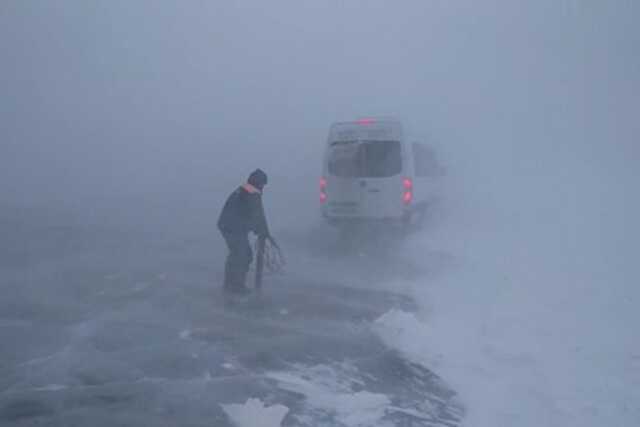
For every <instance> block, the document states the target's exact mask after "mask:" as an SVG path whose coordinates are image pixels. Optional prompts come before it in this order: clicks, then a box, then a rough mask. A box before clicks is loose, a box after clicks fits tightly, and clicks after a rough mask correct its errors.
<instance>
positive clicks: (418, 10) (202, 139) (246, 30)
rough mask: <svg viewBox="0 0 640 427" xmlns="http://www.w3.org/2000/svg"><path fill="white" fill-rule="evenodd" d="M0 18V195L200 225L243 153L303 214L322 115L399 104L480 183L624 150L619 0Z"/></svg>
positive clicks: (612, 157) (634, 62)
mask: <svg viewBox="0 0 640 427" xmlns="http://www.w3.org/2000/svg"><path fill="white" fill-rule="evenodd" d="M0 13H1V15H0V20H1V24H2V25H0V52H1V55H2V56H1V58H2V69H1V71H0V73H1V75H0V77H1V81H2V86H1V90H2V98H1V99H2V100H1V101H0V108H1V113H2V115H1V116H0V120H1V122H0V124H1V128H0V129H1V132H2V133H1V138H2V141H1V156H0V162H1V166H2V167H1V169H0V173H1V174H2V176H1V177H0V185H1V187H0V190H1V193H0V194H1V195H2V200H3V201H14V200H17V201H20V202H24V203H27V204H34V203H36V204H37V203H42V202H45V201H46V202H47V203H48V202H55V203H60V204H64V205H65V206H68V207H71V208H73V209H74V210H78V212H82V211H84V210H85V209H86V208H90V207H91V205H92V203H100V204H102V203H106V205H112V204H115V205H117V210H118V212H119V213H120V214H122V213H123V212H127V206H131V207H132V208H133V207H137V206H138V204H139V203H141V202H143V201H144V202H150V203H151V202H152V201H153V202H154V203H160V204H161V205H162V206H164V205H165V203H164V201H166V202H167V203H166V205H168V206H175V205H176V202H178V203H179V206H180V210H181V213H182V215H181V216H182V217H183V218H190V219H192V220H196V219H198V218H199V217H201V216H203V215H204V216H206V217H207V219H206V220H205V219H204V218H199V221H200V223H201V224H204V223H205V222H206V221H208V220H210V219H211V218H212V217H211V216H212V215H214V214H217V212H212V211H211V212H206V213H205V212H203V211H202V208H203V206H206V208H207V209H213V210H217V208H218V207H219V205H220V203H221V200H222V198H223V197H224V193H226V192H227V190H228V189H229V188H230V187H232V186H234V185H235V184H236V183H238V182H240V181H241V180H243V179H244V178H245V175H246V174H247V172H248V171H250V170H251V169H252V168H254V167H256V166H260V167H263V168H264V169H265V170H267V171H268V172H269V173H270V175H271V177H272V184H273V185H272V186H270V188H269V193H270V194H269V198H268V204H269V206H268V208H269V209H270V210H271V213H272V217H273V223H274V226H275V227H282V226H284V225H285V224H290V223H291V220H293V219H295V220H299V221H300V222H302V223H307V222H308V220H309V219H310V218H312V217H314V215H315V212H316V192H315V188H316V181H317V175H318V173H319V161H318V156H319V154H320V153H321V146H322V143H323V140H324V138H325V136H326V131H327V127H328V124H329V123H330V122H331V121H333V120H343V119H350V118H352V117H354V116H362V115H368V114H384V115H390V114H391V115H397V116H399V117H402V118H405V120H407V121H409V122H411V123H412V124H414V126H416V127H419V128H420V130H421V131H422V132H423V133H424V134H426V135H428V136H430V137H431V138H432V139H434V140H435V141H437V142H439V143H441V144H443V145H446V146H450V147H454V149H455V150H456V151H463V152H464V153H465V155H466V157H465V158H462V159H461V158H456V161H458V162H460V165H459V166H460V168H464V167H466V166H469V167H473V166H472V165H470V164H477V163H481V164H482V165H483V166H481V167H480V168H479V170H480V171H482V173H484V174H486V176H484V179H488V180H492V179H501V178H502V177H503V176H504V174H503V173H502V172H503V171H499V173H491V171H492V170H493V169H495V168H496V167H497V168H506V170H505V171H504V172H506V173H507V174H508V173H510V172H518V173H526V174H528V175H531V176H535V175H536V174H538V173H542V171H541V169H539V166H540V165H539V164H538V163H539V162H541V161H544V162H547V161H548V162H551V163H553V162H554V158H555V159H557V158H560V159H562V158H564V157H565V156H572V157H575V158H577V159H579V160H580V162H581V163H583V164H585V165H586V166H593V167H594V169H596V170H602V169H604V170H611V167H614V165H615V168H616V169H619V168H622V169H627V172H628V173H631V170H632V168H635V164H634V162H632V161H626V160H630V159H637V158H638V148H637V144H636V141H637V139H634V135H635V136H637V134H638V122H637V120H634V116H635V112H636V111H637V107H638V105H637V104H638V98H639V97H638V95H639V92H638V77H637V76H638V75H639V74H640V59H639V57H638V55H637V47H638V43H639V38H640V31H638V29H637V25H636V23H637V18H638V5H637V3H635V2H627V1H620V2H614V3H611V4H610V3H606V4H605V3H603V2H573V1H567V2H557V1H541V2H538V1H536V2H527V3H513V2H507V1H503V2H499V1H498V2H496V1H491V2H482V3H481V4H478V3H477V2H455V3H452V2H445V1H429V2H399V3H398V4H393V5H391V3H389V2H384V1H371V2H364V1H335V2H298V1H288V2H287V1H285V2H268V3H264V2H204V1H193V2H179V3H178V2H154V3H153V4H150V3H148V2H128V1H116V2H83V1H60V2H47V3H39V2H38V3H37V2H20V1H8V2H3V4H2V6H0ZM603 148H606V150H604V149H603ZM556 153H559V156H557V155H556ZM488 162H489V163H488ZM557 168H558V170H560V169H562V165H558V166H557ZM461 170H463V169H461ZM471 170H473V171H474V172H476V170H475V169H471ZM465 171H466V170H465ZM616 172H624V171H618V170H617V171H616ZM596 173H599V172H596ZM284 201H288V203H283V202H284ZM203 203H204V205H203ZM291 203H295V205H296V209H295V210H292V209H289V208H288V207H289V206H290V204H291ZM285 204H286V205H287V207H284V206H283V205H285ZM190 207H192V208H193V209H190ZM133 211H135V209H133ZM157 215H158V214H156V216H157ZM314 219H315V218H314ZM173 220H175V218H173V219H172V221H173Z"/></svg>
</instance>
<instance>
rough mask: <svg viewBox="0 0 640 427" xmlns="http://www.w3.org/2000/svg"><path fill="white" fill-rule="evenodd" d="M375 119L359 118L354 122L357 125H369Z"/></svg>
mask: <svg viewBox="0 0 640 427" xmlns="http://www.w3.org/2000/svg"><path fill="white" fill-rule="evenodd" d="M375 122H376V121H375V120H373V119H359V120H356V123H357V124H359V125H370V124H371V123H375Z"/></svg>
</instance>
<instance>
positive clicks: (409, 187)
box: [402, 178, 413, 205]
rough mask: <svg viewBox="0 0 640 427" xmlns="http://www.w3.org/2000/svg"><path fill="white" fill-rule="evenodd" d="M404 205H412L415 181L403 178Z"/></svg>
mask: <svg viewBox="0 0 640 427" xmlns="http://www.w3.org/2000/svg"><path fill="white" fill-rule="evenodd" d="M402 188H403V190H404V191H403V193H402V203H404V204H405V205H409V204H411V202H412V201H413V181H412V180H411V178H403V179H402Z"/></svg>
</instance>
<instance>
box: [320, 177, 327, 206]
mask: <svg viewBox="0 0 640 427" xmlns="http://www.w3.org/2000/svg"><path fill="white" fill-rule="evenodd" d="M327 198H328V196H327V179H326V178H325V177H322V178H320V204H323V203H325V202H326V201H327Z"/></svg>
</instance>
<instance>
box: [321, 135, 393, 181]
mask: <svg viewBox="0 0 640 427" xmlns="http://www.w3.org/2000/svg"><path fill="white" fill-rule="evenodd" d="M328 167H329V173H330V174H331V175H334V176H339V177H344V178H385V177H390V176H394V175H397V174H399V173H400V172H401V171H402V155H401V149H400V142H399V141H339V142H334V143H332V144H331V146H330V151H329V164H328Z"/></svg>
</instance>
